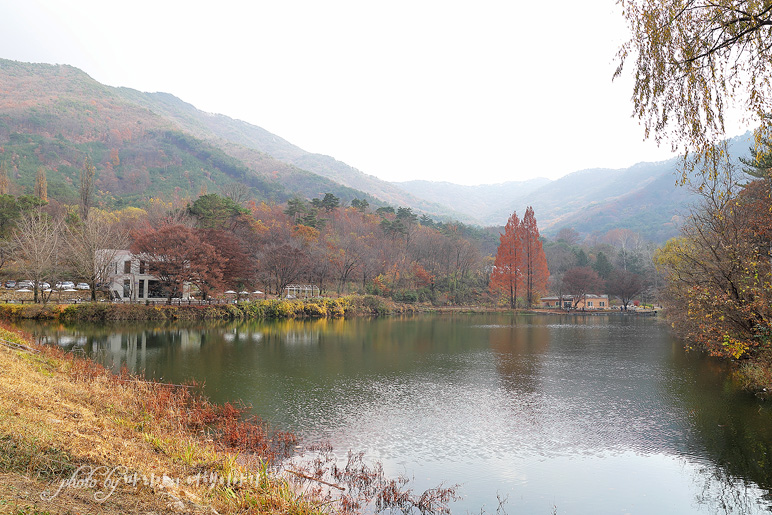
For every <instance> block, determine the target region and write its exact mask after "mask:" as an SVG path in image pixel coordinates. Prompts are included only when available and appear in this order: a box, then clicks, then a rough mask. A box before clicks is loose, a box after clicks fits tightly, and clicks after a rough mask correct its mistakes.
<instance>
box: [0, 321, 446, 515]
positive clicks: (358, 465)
mask: <svg viewBox="0 0 772 515" xmlns="http://www.w3.org/2000/svg"><path fill="white" fill-rule="evenodd" d="M306 451H307V452H312V453H320V455H321V456H322V457H324V456H325V455H327V456H328V461H327V462H326V463H322V462H319V461H318V460H315V461H314V462H313V463H311V464H308V465H307V466H304V465H302V464H299V463H297V462H293V461H292V460H290V461H287V458H290V457H292V456H297V455H298V453H303V452H306ZM331 452H332V449H331V448H329V447H324V448H310V449H303V448H301V447H299V446H298V440H297V438H296V437H295V436H294V435H293V434H292V433H288V432H283V431H280V430H276V429H274V428H271V427H270V426H269V425H268V424H267V423H265V422H264V421H262V420H261V419H259V418H258V417H254V416H251V415H250V414H249V413H248V408H246V407H244V406H243V405H241V404H240V403H238V402H236V403H229V402H226V403H224V404H214V403H212V402H210V401H209V400H208V399H207V398H206V397H204V396H203V395H202V394H201V393H199V392H198V386H197V385H194V384H189V385H171V384H164V383H158V382H153V381H150V380H145V379H142V378H140V377H139V376H134V375H130V374H128V373H127V372H126V371H122V372H121V373H118V374H116V373H113V372H111V371H109V370H108V369H106V368H104V367H103V366H101V365H99V364H97V363H96V362H94V361H92V360H91V359H90V358H87V357H84V356H78V355H76V354H74V353H68V352H66V351H63V350H61V349H59V348H57V347H55V346H47V345H40V344H37V343H35V342H34V341H33V340H32V338H31V337H30V335H28V334H25V333H23V332H21V331H19V330H17V329H15V328H12V327H9V326H4V325H3V324H2V323H0V504H2V506H3V509H0V512H3V513H6V511H5V510H6V509H10V510H13V511H11V512H10V513H13V514H14V515H24V514H32V513H36V514H40V515H44V514H45V515H48V514H54V513H62V514H65V513H66V514H69V513H101V514H103V515H123V514H126V513H140V512H141V513H159V514H160V513H163V514H166V513H195V514H205V513H206V514H218V513H219V514H222V515H226V514H234V515H235V514H239V515H241V514H251V513H255V514H257V513H260V514H265V513H277V514H278V513H296V514H299V515H325V514H328V513H330V512H331V511H330V510H332V511H333V512H336V513H337V512H340V513H345V514H349V515H355V514H358V513H363V512H367V509H368V507H369V506H372V505H373V503H376V502H377V503H379V504H381V503H382V504H383V506H384V507H385V508H387V509H393V510H401V509H408V510H410V511H411V512H412V510H414V509H419V507H420V506H423V504H422V503H424V502H426V500H427V499H430V500H431V506H432V509H430V510H429V511H427V512H426V515H433V514H439V513H445V510H446V509H447V506H448V503H449V502H451V501H452V500H454V499H455V498H456V493H455V488H456V487H455V486H451V487H444V486H443V485H439V486H438V487H437V488H435V489H431V490H427V491H425V492H417V493H414V492H413V491H412V490H411V488H410V484H409V483H410V481H409V480H408V479H407V478H402V477H399V478H391V477H387V476H386V475H385V474H384V473H383V471H382V469H380V472H377V471H378V470H379V468H378V467H377V466H371V464H369V463H365V462H364V461H363V460H362V455H361V454H356V453H352V452H349V464H348V465H347V467H346V469H345V470H340V469H338V467H337V466H336V462H335V461H334V460H332V459H331V458H329V456H331V454H330V453H331ZM376 465H377V464H376ZM403 480H404V481H403ZM362 492H365V493H364V494H363V493H362ZM427 496H428V497H427ZM421 511H422V512H423V510H421Z"/></svg>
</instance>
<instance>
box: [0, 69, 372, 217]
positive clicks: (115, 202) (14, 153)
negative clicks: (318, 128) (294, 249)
mask: <svg viewBox="0 0 772 515" xmlns="http://www.w3.org/2000/svg"><path fill="white" fill-rule="evenodd" d="M0 91H1V92H2V96H0V152H1V154H0V164H2V165H3V166H4V167H5V168H6V170H7V172H8V174H9V177H10V179H11V193H19V194H20V193H31V192H32V188H33V183H34V180H35V176H36V174H37V172H38V170H40V169H43V170H44V172H45V174H46V177H47V183H48V195H49V196H50V197H51V198H54V199H58V200H61V201H63V202H71V201H72V200H73V199H74V198H75V197H76V186H75V184H76V183H77V175H78V171H79V170H80V168H81V167H82V165H83V162H84V160H85V157H86V156H87V155H90V156H91V158H92V160H93V162H94V164H95V165H96V168H97V176H96V188H97V190H99V191H100V192H101V193H100V195H99V200H100V202H101V203H103V204H104V205H105V206H113V207H117V206H122V205H132V204H136V203H138V202H140V201H142V200H145V199H148V198H149V197H162V198H169V197H175V196H176V197H180V198H189V197H195V196H198V195H199V194H200V193H201V192H206V191H219V190H220V189H221V188H222V187H224V186H226V185H229V184H231V183H240V184H244V185H246V186H247V187H248V188H249V192H250V194H251V195H252V196H253V197H254V198H256V199H258V200H273V201H285V200H287V199H288V198H291V197H293V196H295V195H300V196H302V197H306V198H311V197H314V196H318V195H323V194H324V193H325V192H332V193H334V194H335V195H337V196H339V197H340V198H342V199H344V200H347V201H350V200H351V199H353V198H369V200H370V202H373V203H375V204H376V205H378V201H377V200H376V199H374V198H372V197H368V196H367V195H366V194H365V193H362V192H358V191H355V190H354V189H352V188H348V187H346V186H342V185H340V184H338V183H335V182H333V181H330V180H328V179H325V178H324V177H320V176H318V175H316V174H313V173H310V172H307V171H304V170H301V169H299V168H297V167H295V166H292V165H288V164H286V163H283V162H281V161H278V160H276V159H274V158H272V157H271V156H269V155H267V154H263V153H260V152H257V151H255V150H252V149H247V148H243V147H239V146H237V145H235V144H231V145H228V146H227V148H226V147H223V146H221V145H217V144H216V142H213V141H207V140H204V139H202V138H201V137H198V136H196V135H194V134H191V133H189V132H185V131H182V130H181V129H180V127H179V126H178V125H177V124H176V123H174V122H173V121H172V120H169V119H167V118H165V117H164V116H163V113H160V114H159V113H158V112H155V111H152V110H150V109H148V108H147V107H145V106H142V105H140V104H138V103H135V102H133V101H132V100H131V97H132V96H136V95H141V94H139V93H137V92H133V93H132V94H130V95H128V94H127V92H128V91H129V90H125V89H115V88H110V87H107V86H103V85H101V84H99V83H98V82H96V81H94V80H93V79H91V78H90V77H89V76H88V75H86V74H85V73H83V72H81V71H80V70H78V69H76V68H73V67H70V66H53V65H45V64H27V63H18V62H14V61H7V60H0Z"/></svg>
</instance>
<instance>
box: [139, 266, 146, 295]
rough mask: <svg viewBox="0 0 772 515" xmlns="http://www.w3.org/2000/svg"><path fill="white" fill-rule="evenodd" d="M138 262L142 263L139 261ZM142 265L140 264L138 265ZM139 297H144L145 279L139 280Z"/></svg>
mask: <svg viewBox="0 0 772 515" xmlns="http://www.w3.org/2000/svg"><path fill="white" fill-rule="evenodd" d="M140 263H142V262H141V261H140ZM140 266H142V265H140ZM139 298H140V299H144V298H145V281H139Z"/></svg>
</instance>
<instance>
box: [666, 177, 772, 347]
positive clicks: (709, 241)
mask: <svg viewBox="0 0 772 515" xmlns="http://www.w3.org/2000/svg"><path fill="white" fill-rule="evenodd" d="M733 186H734V185H733ZM769 186H770V185H769V182H768V181H754V182H752V183H750V184H748V185H747V186H745V187H744V188H743V189H742V191H740V193H739V194H730V195H727V194H726V193H725V191H721V190H718V189H712V190H710V191H706V192H704V194H703V195H704V199H703V203H702V205H701V206H700V207H699V208H697V209H695V211H694V212H693V213H692V216H691V219H690V220H689V223H688V224H686V226H685V227H684V230H683V235H682V236H681V237H679V238H676V239H673V240H670V241H669V242H667V244H666V245H665V246H664V247H663V248H662V249H661V250H660V251H659V252H658V254H657V263H658V266H659V267H660V269H661V270H663V271H664V272H665V273H666V277H667V279H668V283H667V288H666V296H665V302H666V305H667V306H668V307H669V308H670V309H669V316H670V317H671V318H672V320H673V327H674V328H675V329H676V330H677V331H678V332H679V333H680V334H681V335H682V336H684V337H685V338H687V339H688V340H689V341H690V342H691V343H692V345H694V346H696V347H698V348H701V349H705V350H707V351H708V352H710V353H711V354H713V355H715V356H722V357H731V358H735V359H738V358H753V357H755V356H757V355H758V354H759V353H760V352H762V351H764V350H766V349H768V348H769V347H770V343H772V339H770V337H771V336H772V333H771V331H772V295H771V294H770V292H771V291H772V289H771V288H772V282H771V280H772V274H771V273H770V268H771V267H772V264H771V263H772V261H771V260H772V256H771V255H770V244H771V242H772V213H770V209H769V206H770V204H771V203H772V198H770V189H769ZM722 189H724V188H722Z"/></svg>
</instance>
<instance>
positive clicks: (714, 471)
mask: <svg viewBox="0 0 772 515" xmlns="http://www.w3.org/2000/svg"><path fill="white" fill-rule="evenodd" d="M669 365H670V366H671V367H673V368H674V370H675V371H676V372H678V374H679V375H680V377H681V378H682V380H681V381H680V382H679V383H677V384H669V385H663V388H664V389H666V390H675V391H678V392H679V395H672V394H671V395H664V397H665V398H666V399H670V400H671V401H673V402H674V403H675V404H676V410H678V411H681V412H685V413H689V414H690V417H689V422H690V427H689V428H687V430H686V431H684V432H685V434H686V436H687V441H686V445H685V448H684V449H682V452H685V454H687V456H707V457H708V458H709V459H710V461H711V462H710V464H708V465H705V466H704V467H703V468H702V470H701V471H700V472H697V473H695V478H694V480H695V483H696V484H697V485H699V486H701V487H702V494H701V495H700V496H699V497H698V499H697V501H698V502H699V503H700V504H702V505H706V506H708V507H710V509H711V512H717V513H757V512H759V511H761V508H760V505H759V504H758V503H759V491H758V489H757V485H758V488H759V489H761V494H762V497H761V498H762V499H764V510H763V511H772V494H771V493H770V491H771V490H772V407H770V406H768V405H767V404H764V403H762V402H760V401H759V400H757V399H756V398H755V397H753V396H752V395H750V394H747V393H744V392H742V391H740V390H738V387H737V385H736V384H735V383H734V382H733V380H732V377H731V374H730V369H729V367H728V366H727V365H726V364H724V363H722V362H720V361H718V360H715V359H713V358H708V357H705V356H700V355H698V354H697V353H689V354H686V353H684V352H682V351H680V350H678V351H676V352H674V353H673V359H672V360H671V361H670V362H669ZM665 393H667V392H665ZM698 470H699V469H698ZM701 483H704V484H701Z"/></svg>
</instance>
